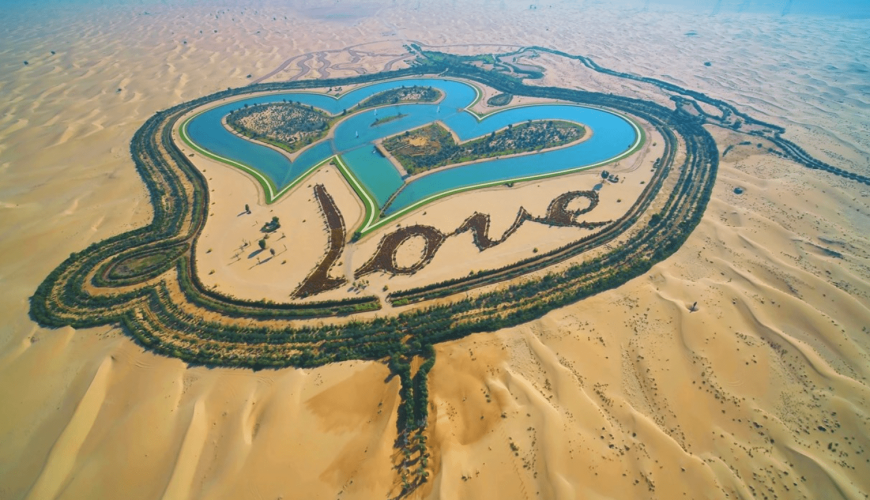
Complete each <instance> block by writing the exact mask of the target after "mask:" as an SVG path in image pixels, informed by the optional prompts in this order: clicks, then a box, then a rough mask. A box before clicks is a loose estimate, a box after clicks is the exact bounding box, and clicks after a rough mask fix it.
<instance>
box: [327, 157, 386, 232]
mask: <svg viewBox="0 0 870 500" xmlns="http://www.w3.org/2000/svg"><path fill="white" fill-rule="evenodd" d="M332 159H335V162H334V163H335V165H336V167H338V171H339V172H341V174H342V175H343V176H344V178H345V179H347V182H348V184H350V187H351V188H352V189H353V190H354V192H355V193H356V195H357V196H358V197H359V199H360V200H362V202H363V205H364V206H365V209H366V210H365V215H364V216H363V229H365V228H366V227H367V226H368V225H369V224H371V223H372V222H373V221H375V220H377V218H378V217H380V215H381V209H380V207H379V206H378V204H377V202H376V201H375V196H374V195H373V194H371V192H369V190H368V188H366V187H365V185H364V184H363V183H362V182H361V181H360V180H359V179H357V177H356V176H355V175H354V174H353V172H351V170H350V168H348V166H347V165H345V163H344V160H342V159H341V157H340V156H338V155H335V156H332V157H330V158H329V160H332ZM349 229H350V232H351V234H353V232H354V231H353V228H349ZM361 234H365V233H364V232H362V231H361Z"/></svg>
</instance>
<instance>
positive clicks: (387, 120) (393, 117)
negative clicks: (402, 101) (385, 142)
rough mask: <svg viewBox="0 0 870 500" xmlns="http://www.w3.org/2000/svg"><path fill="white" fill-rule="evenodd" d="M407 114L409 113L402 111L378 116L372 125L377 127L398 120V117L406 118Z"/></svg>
mask: <svg viewBox="0 0 870 500" xmlns="http://www.w3.org/2000/svg"><path fill="white" fill-rule="evenodd" d="M406 116H408V115H406V114H402V113H398V114H395V115H387V116H382V117H380V118H378V119H377V120H375V121H373V122H372V124H371V126H372V127H377V126H379V125H383V124H385V123H390V122H392V121H395V120H398V119H400V118H404V117H406Z"/></svg>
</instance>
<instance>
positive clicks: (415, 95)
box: [358, 85, 442, 108]
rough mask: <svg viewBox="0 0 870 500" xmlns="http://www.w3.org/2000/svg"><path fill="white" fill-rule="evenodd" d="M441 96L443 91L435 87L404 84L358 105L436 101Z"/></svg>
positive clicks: (372, 106) (366, 106)
mask: <svg viewBox="0 0 870 500" xmlns="http://www.w3.org/2000/svg"><path fill="white" fill-rule="evenodd" d="M441 96H442V93H441V91H440V90H438V89H436V88H433V87H427V86H422V85H413V86H411V87H406V86H404V85H403V86H401V87H399V88H395V89H391V90H386V91H384V92H379V93H377V94H375V95H373V96H371V97H369V98H368V99H366V100H364V101H362V102H361V103H359V105H358V107H359V108H374V107H378V106H387V105H390V104H410V103H425V102H435V101H438V100H439V99H441Z"/></svg>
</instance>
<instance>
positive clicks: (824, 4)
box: [0, 0, 870, 18]
mask: <svg viewBox="0 0 870 500" xmlns="http://www.w3.org/2000/svg"><path fill="white" fill-rule="evenodd" d="M439 2H441V3H444V2H450V3H451V4H455V5H457V6H458V5H461V4H462V3H473V4H478V5H480V4H491V5H493V6H496V7H497V6H500V5H504V4H509V5H511V6H512V7H525V6H526V5H531V4H537V5H538V8H539V9H540V8H558V7H559V6H560V5H564V4H574V5H577V4H581V5H584V6H587V7H592V6H599V7H606V6H613V5H616V6H618V7H622V8H629V9H638V10H643V9H647V10H653V11H673V10H682V11H686V10H690V11H695V12H700V13H709V14H712V15H715V14H717V13H723V14H724V13H738V12H747V13H749V12H752V13H769V14H772V15H783V14H785V15H806V14H810V15H835V16H843V17H852V18H870V0H425V2H424V3H439ZM365 3H369V4H371V3H374V4H388V5H390V4H391V5H395V6H398V7H401V6H415V5H417V4H418V3H419V0H370V1H366V0H262V1H241V2H233V1H232V0H218V1H210V0H30V1H28V2H22V1H20V0H0V6H3V8H5V9H9V8H16V7H17V8H25V9H27V8H32V7H34V6H35V5H41V6H45V5H46V4H49V5H62V6H75V5H80V6H83V7H84V6H89V5H99V6H108V5H119V4H123V5H131V6H141V7H143V8H147V7H148V6H159V5H179V4H196V5H209V4H210V5H213V6H214V7H216V8H218V7H231V6H233V5H239V6H241V5H244V6H247V7H253V8H256V6H258V5H271V6H277V5H282V4H283V5H291V6H292V5H305V6H307V7H312V6H316V5H323V6H335V5H336V4H338V5H346V6H348V8H352V6H353V5H354V4H365Z"/></svg>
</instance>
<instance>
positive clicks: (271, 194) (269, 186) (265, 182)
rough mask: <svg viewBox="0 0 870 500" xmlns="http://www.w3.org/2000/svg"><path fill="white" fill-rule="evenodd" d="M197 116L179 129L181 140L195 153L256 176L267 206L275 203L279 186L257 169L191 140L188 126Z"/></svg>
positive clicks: (192, 117) (189, 119)
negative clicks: (206, 148)
mask: <svg viewBox="0 0 870 500" xmlns="http://www.w3.org/2000/svg"><path fill="white" fill-rule="evenodd" d="M197 116H199V115H198V114H197V115H194V116H191V117H190V118H188V119H187V120H185V121H184V123H182V124H181V127H179V129H178V132H179V136H180V137H181V140H182V141H183V142H184V143H185V144H187V145H188V146H190V147H191V148H192V149H193V150H194V151H196V152H198V153H199V154H201V155H203V156H205V157H207V158H211V159H212V160H215V161H219V162H221V163H225V164H227V165H230V166H232V167H236V168H238V169H241V170H243V171H245V172H247V173H249V174H251V175H252V176H254V178H255V179H257V181H258V182H259V183H260V185H261V186H262V187H263V192H264V193H265V195H266V203H267V204H268V203H272V201H274V200H275V199H276V196H275V190H276V189H277V186H275V184H274V183H273V182H272V180H271V179H269V178H268V177H266V176H264V175H263V174H261V173H260V171H259V170H257V169H255V168H253V167H250V166H248V165H245V164H244V163H241V162H238V161H235V160H231V159H229V158H224V157H223V156H219V155H216V154H214V153H211V152H209V151H207V150H205V149H203V148H201V147H199V146H198V145H197V144H196V143H194V142H193V140H191V139H190V137H189V136H188V135H187V124H188V123H190V121H191V120H192V119H194V118H196V117H197ZM282 192H283V191H282Z"/></svg>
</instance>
